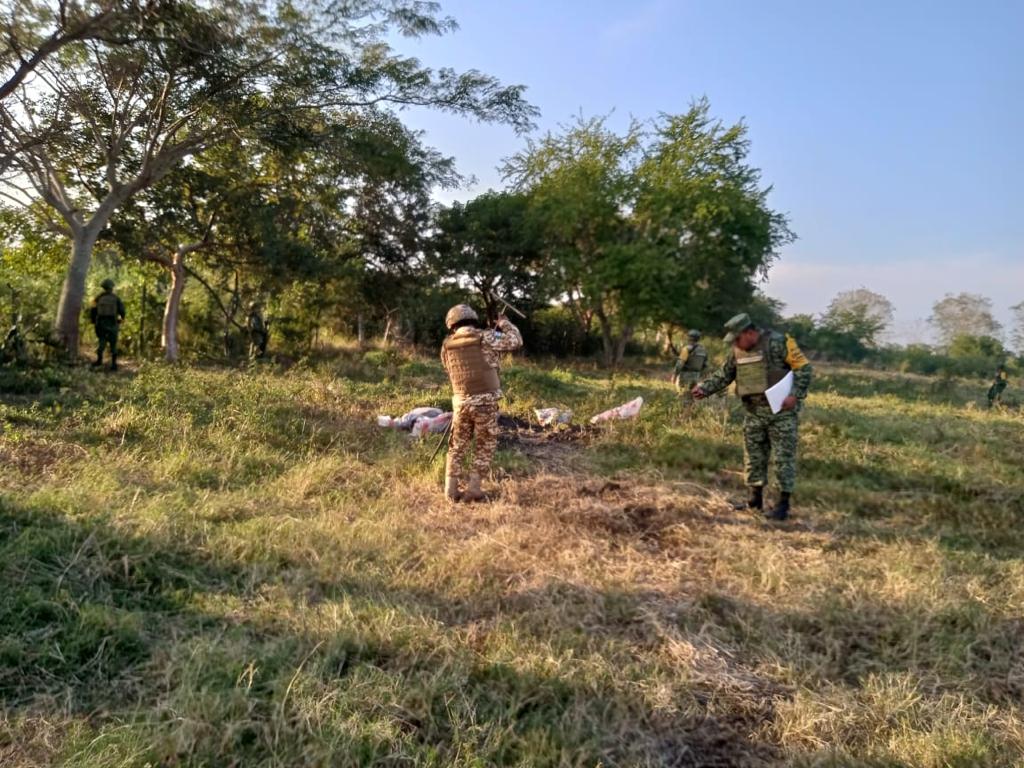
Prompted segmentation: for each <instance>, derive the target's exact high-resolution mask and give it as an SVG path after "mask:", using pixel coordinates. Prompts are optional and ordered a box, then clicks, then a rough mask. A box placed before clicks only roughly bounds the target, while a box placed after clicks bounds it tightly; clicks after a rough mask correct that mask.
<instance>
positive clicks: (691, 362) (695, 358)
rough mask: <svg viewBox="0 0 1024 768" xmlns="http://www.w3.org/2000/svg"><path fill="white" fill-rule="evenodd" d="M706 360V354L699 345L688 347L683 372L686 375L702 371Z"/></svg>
mask: <svg viewBox="0 0 1024 768" xmlns="http://www.w3.org/2000/svg"><path fill="white" fill-rule="evenodd" d="M707 359H708V353H707V352H706V351H705V350H704V347H702V346H701V345H700V344H694V345H693V346H692V347H690V354H688V355H687V356H686V362H684V363H683V370H684V371H686V372H687V373H700V372H701V371H703V370H704V361H705V360H707Z"/></svg>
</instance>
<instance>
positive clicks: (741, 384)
mask: <svg viewBox="0 0 1024 768" xmlns="http://www.w3.org/2000/svg"><path fill="white" fill-rule="evenodd" d="M771 338H772V332H771V331H762V332H761V338H760V339H759V340H758V342H757V345H756V346H755V347H754V348H753V349H750V350H746V351H744V350H742V349H740V348H739V347H733V350H732V352H733V356H734V357H735V359H736V394H737V395H739V396H740V397H753V396H756V395H763V394H764V393H765V390H767V389H768V388H769V387H773V386H775V385H776V384H778V383H779V382H780V381H782V379H783V378H784V377H785V376H786V374H787V373H788V372H789V366H788V365H786V364H785V363H783V364H782V365H783V367H781V368H777V367H775V366H773V365H772V361H771V359H770V358H771V354H770V345H771Z"/></svg>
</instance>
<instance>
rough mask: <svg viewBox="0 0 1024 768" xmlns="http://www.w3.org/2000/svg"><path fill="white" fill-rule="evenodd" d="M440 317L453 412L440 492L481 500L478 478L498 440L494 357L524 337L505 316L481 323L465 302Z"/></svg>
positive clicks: (498, 392) (453, 497)
mask: <svg viewBox="0 0 1024 768" xmlns="http://www.w3.org/2000/svg"><path fill="white" fill-rule="evenodd" d="M444 322H445V325H446V326H447V327H448V331H449V335H448V337H447V338H446V339H445V340H444V344H443V345H442V346H441V364H442V365H443V366H444V369H445V371H446V372H447V373H448V378H449V379H451V383H452V412H453V413H454V420H453V422H452V432H451V444H450V445H449V448H448V461H447V463H446V464H445V478H444V493H445V496H447V497H448V499H449V500H451V501H480V500H481V499H483V498H484V494H483V491H482V490H481V488H480V482H481V478H482V477H483V476H484V475H486V474H487V473H488V472H490V469H491V459H492V458H493V457H494V451H495V449H496V448H497V445H498V401H499V400H501V397H502V392H501V380H500V379H499V378H498V364H499V357H500V355H501V354H502V353H503V352H511V351H512V350H514V349H519V347H521V346H523V337H522V336H521V335H520V333H519V329H518V328H516V327H515V326H514V325H513V324H512V323H511V322H509V320H508V318H506V317H505V316H504V315H502V316H501V317H499V318H498V322H497V325H496V326H495V327H494V329H488V330H485V329H483V328H481V327H480V320H479V318H478V317H477V314H476V312H474V311H473V308H472V307H469V306H467V305H466V304H459V305H457V306H454V307H452V308H451V309H450V310H448V314H447V315H446V316H445V319H444ZM474 435H475V436H476V449H475V451H474V453H473V461H472V464H471V467H470V472H469V483H468V484H467V485H466V487H465V489H464V490H463V489H462V488H461V480H462V460H463V458H465V456H466V453H467V452H468V450H469V443H470V441H471V440H472V439H473V437H474Z"/></svg>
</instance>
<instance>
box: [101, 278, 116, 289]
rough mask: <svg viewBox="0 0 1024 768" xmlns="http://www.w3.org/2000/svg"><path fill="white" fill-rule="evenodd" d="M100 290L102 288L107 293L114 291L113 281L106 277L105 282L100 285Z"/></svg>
mask: <svg viewBox="0 0 1024 768" xmlns="http://www.w3.org/2000/svg"><path fill="white" fill-rule="evenodd" d="M100 288H103V289H104V290H107V291H112V290H114V281H113V280H111V279H110V278H109V277H108V278H107V279H106V280H104V281H103V282H102V283H100Z"/></svg>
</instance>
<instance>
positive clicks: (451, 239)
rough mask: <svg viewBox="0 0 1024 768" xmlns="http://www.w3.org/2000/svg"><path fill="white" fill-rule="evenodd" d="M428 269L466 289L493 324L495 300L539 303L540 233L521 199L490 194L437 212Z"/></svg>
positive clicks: (523, 197)
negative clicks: (470, 290)
mask: <svg viewBox="0 0 1024 768" xmlns="http://www.w3.org/2000/svg"><path fill="white" fill-rule="evenodd" d="M434 226H435V229H436V234H435V236H434V238H433V243H432V249H431V259H430V266H431V269H432V271H434V272H435V273H436V274H438V275H439V276H440V277H441V278H442V279H443V280H446V281H448V282H450V283H453V284H456V285H464V286H468V287H470V288H472V290H473V291H475V292H476V293H477V294H478V295H479V296H480V298H481V300H482V301H483V304H484V307H485V308H486V311H487V315H488V317H489V318H490V319H491V320H494V319H496V317H497V315H498V314H499V313H500V312H501V310H502V305H501V299H506V300H508V301H512V302H514V303H524V304H532V305H537V304H543V303H545V300H546V298H547V297H546V295H545V286H544V284H543V281H542V279H541V274H542V270H543V257H542V248H541V238H540V230H539V227H538V225H537V222H536V220H535V217H534V216H533V214H532V211H531V208H530V201H529V198H528V197H527V196H526V195H522V194H516V193H512V192H494V191H490V192H487V193H485V194H482V195H480V196H479V197H477V198H475V199H473V200H470V201H469V202H467V203H454V204H452V205H451V206H450V207H447V208H443V209H441V210H440V211H438V213H437V216H436V218H435V222H434Z"/></svg>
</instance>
